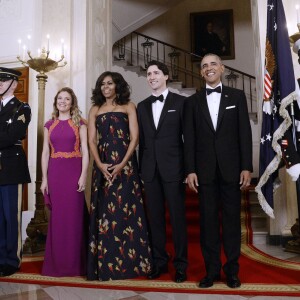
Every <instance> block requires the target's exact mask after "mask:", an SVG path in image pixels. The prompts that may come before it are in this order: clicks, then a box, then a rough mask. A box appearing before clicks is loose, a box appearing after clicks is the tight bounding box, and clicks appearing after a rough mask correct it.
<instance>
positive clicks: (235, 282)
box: [226, 275, 241, 289]
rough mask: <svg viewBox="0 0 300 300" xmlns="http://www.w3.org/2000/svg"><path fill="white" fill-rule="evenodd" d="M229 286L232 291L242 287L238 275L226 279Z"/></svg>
mask: <svg viewBox="0 0 300 300" xmlns="http://www.w3.org/2000/svg"><path fill="white" fill-rule="evenodd" d="M226 283H227V286H229V287H230V288H232V289H235V288H238V287H240V286H241V281H240V279H239V278H238V276H237V275H230V276H227V277H226Z"/></svg>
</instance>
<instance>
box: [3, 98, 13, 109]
mask: <svg viewBox="0 0 300 300" xmlns="http://www.w3.org/2000/svg"><path fill="white" fill-rule="evenodd" d="M13 97H14V95H12V96H9V97H7V98H4V99H2V103H3V107H4V106H5V105H6V104H7V103H8V102H9V101H10V100H11V99H12V98H13Z"/></svg>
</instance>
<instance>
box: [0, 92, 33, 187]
mask: <svg viewBox="0 0 300 300" xmlns="http://www.w3.org/2000/svg"><path fill="white" fill-rule="evenodd" d="M30 119H31V109H30V107H29V105H28V104H27V103H23V102H21V101H19V100H18V99H17V98H16V97H14V98H12V99H11V100H10V101H9V102H8V103H7V104H6V105H5V106H4V108H3V109H2V110H1V111H0V185H7V184H19V183H28V182H30V181H31V180H30V174H29V170H28V163H27V159H26V155H25V152H24V150H23V147H22V140H23V139H24V138H25V137H26V131H27V127H28V124H29V122H30Z"/></svg>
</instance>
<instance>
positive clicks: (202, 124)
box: [184, 85, 253, 183]
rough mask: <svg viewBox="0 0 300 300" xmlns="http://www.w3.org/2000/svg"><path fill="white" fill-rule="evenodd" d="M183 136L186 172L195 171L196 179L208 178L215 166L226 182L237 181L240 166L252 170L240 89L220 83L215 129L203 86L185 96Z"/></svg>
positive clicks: (203, 179) (244, 100)
mask: <svg viewBox="0 0 300 300" xmlns="http://www.w3.org/2000/svg"><path fill="white" fill-rule="evenodd" d="M184 139H185V143H184V151H185V169H186V170H185V171H186V174H187V175H188V174H190V173H196V174H197V176H198V180H199V182H200V183H209V182H211V181H212V180H213V179H214V178H215V174H216V170H217V166H218V168H219V170H220V172H221V175H222V177H223V179H224V180H226V181H227V182H236V181H239V177H240V172H241V171H242V170H248V171H250V172H252V171H253V168H252V133H251V126H250V121H249V115H248V109H247V101H246V96H245V94H244V92H243V91H241V90H238V89H234V88H230V87H227V86H224V85H223V86H222V94H221V100H220V106H219V113H218V120H217V128H216V130H215V129H214V127H213V123H212V120H211V117H210V113H209V108H208V104H207V99H206V91H205V89H203V90H202V91H200V92H197V93H196V94H194V95H192V96H190V97H189V98H187V99H186V101H185V107H184Z"/></svg>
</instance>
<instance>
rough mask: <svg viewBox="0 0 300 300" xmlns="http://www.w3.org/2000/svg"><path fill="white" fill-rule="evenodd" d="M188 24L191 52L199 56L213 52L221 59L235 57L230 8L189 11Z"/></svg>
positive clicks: (231, 11)
mask: <svg viewBox="0 0 300 300" xmlns="http://www.w3.org/2000/svg"><path fill="white" fill-rule="evenodd" d="M190 26H191V52H192V53H194V54H197V55H199V56H201V57H202V56H203V55H205V54H207V53H215V54H217V55H219V56H220V57H221V58H222V59H223V60H226V59H234V58H235V50H234V28H233V10H232V9H229V10H217V11H207V12H197V13H191V14H190ZM194 60H195V61H197V60H199V59H194Z"/></svg>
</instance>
